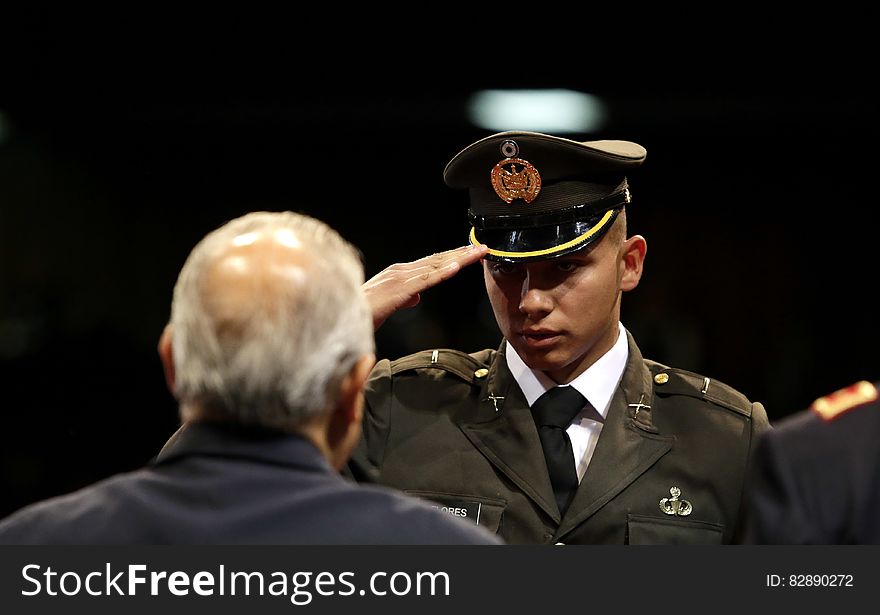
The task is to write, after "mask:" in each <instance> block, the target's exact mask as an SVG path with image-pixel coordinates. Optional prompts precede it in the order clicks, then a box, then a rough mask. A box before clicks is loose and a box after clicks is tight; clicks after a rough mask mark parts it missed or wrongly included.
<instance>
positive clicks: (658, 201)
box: [0, 16, 880, 515]
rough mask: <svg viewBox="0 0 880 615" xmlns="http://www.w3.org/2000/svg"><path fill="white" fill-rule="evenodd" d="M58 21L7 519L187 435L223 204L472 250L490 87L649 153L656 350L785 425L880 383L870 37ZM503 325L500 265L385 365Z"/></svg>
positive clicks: (639, 221)
mask: <svg viewBox="0 0 880 615" xmlns="http://www.w3.org/2000/svg"><path fill="white" fill-rule="evenodd" d="M31 17H34V16H31ZM34 23H36V25H37V26H40V27H39V28H35V29H34V30H33V31H32V32H33V33H32V34H31V35H30V36H27V37H23V40H22V41H20V42H18V44H17V47H16V55H15V56H14V61H13V62H10V63H9V64H8V65H7V66H5V67H4V69H8V70H6V71H5V72H4V75H5V80H4V81H3V85H2V86H0V118H2V125H0V387H2V401H0V403H2V407H3V411H2V416H3V428H2V429H3V431H2V448H0V485H2V488H0V515H3V514H4V513H7V512H10V511H11V510H14V509H16V508H18V507H20V506H21V505H23V504H26V503H28V502H31V501H34V500H36V499H40V498H43V497H47V496H51V495H56V494H59V493H63V492H66V491H69V490H71V489H75V488H77V487H79V486H82V485H84V484H86V483H89V482H92V481H93V480H96V479H98V478H102V477H105V476H108V475H110V474H112V473H115V472H118V471H124V470H129V469H133V468H136V467H138V466H139V465H141V464H143V463H144V462H146V461H147V460H149V459H150V457H151V456H153V455H154V454H155V453H156V452H157V451H158V449H159V448H160V447H161V446H162V444H163V443H164V441H165V439H166V438H167V437H168V436H169V435H170V434H171V432H172V431H173V430H174V429H175V427H176V425H177V416H176V406H175V403H174V401H173V399H172V398H171V396H170V394H169V393H168V391H167V390H166V389H165V385H164V380H163V377H162V372H161V367H160V364H159V360H158V357H157V354H156V343H157V341H158V338H159V334H160V333H161V330H162V328H163V326H164V324H165V322H166V319H167V317H168V310H169V303H170V298H171V290H172V287H173V284H174V281H175V278H176V275H177V273H178V271H179V268H180V266H181V265H182V263H183V261H184V259H185V258H186V256H187V254H188V252H189V250H190V249H191V248H192V247H193V245H194V244H195V243H196V242H197V241H198V240H199V239H200V238H201V237H202V236H203V235H204V234H205V233H207V232H208V231H210V230H212V229H214V228H216V227H217V226H219V225H221V224H222V223H223V222H225V221H227V220H229V219H231V218H233V217H236V216H238V215H241V214H243V213H245V212H248V211H253V210H288V209H289V210H295V211H302V212H305V213H309V214H311V215H314V216H316V217H318V218H321V219H323V220H325V221H326V222H328V223H330V224H331V225H333V226H334V227H336V228H337V229H338V230H339V231H340V232H341V233H342V234H343V235H344V236H345V237H347V238H348V239H349V240H351V241H352V242H353V243H355V244H356V245H357V246H359V247H360V248H361V249H362V251H363V253H364V256H365V264H366V268H367V275H368V276H370V275H373V274H375V273H377V272H379V271H380V270H381V269H382V268H384V267H385V266H387V265H390V264H391V263H394V262H400V261H406V260H412V259H415V258H419V257H421V256H424V255H426V254H429V253H431V252H435V251H439V250H445V249H448V248H451V247H455V246H457V245H462V244H464V243H465V242H466V236H467V232H468V226H467V221H466V216H465V211H466V207H467V204H466V200H465V196H464V195H463V194H460V193H456V192H453V191H452V190H450V189H449V188H447V187H446V186H445V185H444V184H443V180H442V170H443V167H444V166H445V164H446V162H447V161H448V160H449V159H450V158H451V157H452V156H453V155H454V154H455V153H457V152H458V151H459V150H460V149H462V148H463V147H464V146H466V145H467V144H469V143H471V142H472V141H474V140H476V139H478V138H481V137H483V136H485V135H487V134H488V131H486V130H483V129H480V128H477V127H475V126H473V125H471V124H470V123H469V121H468V119H467V115H466V111H465V103H466V101H467V100H468V98H469V96H470V95H471V94H472V93H473V92H475V91H477V90H479V89H483V88H519V87H556V88H570V89H573V90H577V91H581V92H587V93H591V94H595V95H598V96H600V97H601V98H602V99H603V100H604V101H605V102H606V104H607V105H608V108H609V109H610V112H611V115H610V117H609V121H608V123H607V124H606V125H605V127H604V128H602V129H601V131H599V132H596V133H592V134H576V135H566V136H570V137H572V138H578V139H601V138H610V139H628V140H633V141H637V142H639V143H641V144H642V145H644V146H645V147H646V148H647V150H648V157H647V160H646V162H645V164H644V165H643V167H642V168H641V169H639V170H638V171H637V172H635V173H633V174H632V175H631V176H630V185H631V188H632V192H633V196H634V202H633V204H632V205H631V206H630V208H629V222H630V230H631V232H633V233H639V234H642V235H644V236H645V237H646V238H647V240H648V256H647V261H646V269H645V274H644V277H643V279H642V282H641V284H640V285H639V287H638V288H637V289H636V290H635V291H633V292H631V293H628V294H627V295H625V296H624V314H623V322H624V324H625V325H626V326H627V327H629V328H630V330H631V331H633V333H634V334H635V335H636V338H637V340H639V343H640V346H641V349H642V352H643V354H644V355H645V356H646V357H649V358H653V359H655V360H658V361H661V362H664V363H667V364H670V365H674V366H676V367H681V368H685V369H691V370H694V371H696V372H699V373H701V374H705V375H708V376H710V377H712V378H714V379H718V380H722V381H724V382H727V383H728V384H730V385H732V386H734V387H735V388H737V389H739V390H741V391H742V392H744V393H745V394H746V395H748V396H749V397H750V398H751V399H753V400H756V401H761V402H763V403H764V404H765V405H766V407H767V411H768V413H769V415H770V417H771V420H774V421H775V420H777V419H779V418H781V417H783V416H785V415H786V414H788V413H790V412H793V411H795V410H798V409H801V408H803V407H805V406H807V405H808V404H809V403H810V402H811V401H812V400H813V399H815V398H816V397H818V396H820V395H823V394H825V393H828V392H831V391H833V390H836V389H838V388H841V387H843V386H846V385H848V384H850V383H852V382H854V381H856V380H859V379H863V378H864V379H869V380H873V379H875V378H878V375H880V365H878V361H877V360H876V359H875V358H874V351H875V348H877V346H878V344H877V342H878V337H880V334H878V330H877V327H875V323H874V319H875V313H876V307H875V305H876V304H875V301H874V300H873V295H874V291H875V289H874V287H875V279H876V271H877V268H876V265H875V256H874V255H875V236H876V225H877V222H878V220H880V214H878V212H877V207H878V206H877V202H876V197H875V196H874V185H873V179H874V177H875V168H874V167H875V163H876V155H875V148H876V139H877V123H876V117H875V113H876V105H875V100H874V98H873V95H872V93H871V90H872V89H873V88H872V86H871V85H870V84H871V82H872V81H873V77H872V73H871V69H870V68H869V67H870V64H869V62H868V61H867V57H866V55H865V54H863V53H862V50H861V49H859V48H858V47H857V45H858V44H861V43H860V41H855V42H852V41H846V42H845V43H844V44H842V45H839V46H837V47H836V48H835V50H834V52H833V53H832V52H829V51H828V50H827V49H826V48H825V47H823V46H819V47H815V46H809V43H810V40H812V39H810V40H801V41H798V42H797V44H795V45H791V44H786V43H784V42H780V44H779V45H771V46H769V47H768V49H767V50H766V51H765V52H764V53H762V54H759V55H755V56H752V57H746V56H744V55H742V54H741V53H740V50H739V49H737V50H733V52H731V53H728V52H730V51H731V50H730V49H729V48H728V47H726V46H722V47H724V48H723V53H722V52H717V53H716V52H712V51H710V48H709V47H708V46H707V45H708V44H710V43H711V42H712V36H711V33H704V34H703V38H701V39H700V40H699V41H694V40H690V41H688V44H687V45H684V46H683V47H682V48H681V51H680V52H670V51H669V50H668V49H666V48H664V50H666V51H667V52H668V53H665V54H660V53H659V51H660V47H656V48H654V47H651V46H648V45H646V46H644V47H643V48H642V49H640V50H639V53H638V54H637V55H635V56H628V57H627V58H622V57H617V56H614V59H615V62H613V63H612V62H611V61H610V60H611V56H608V57H606V56H605V55H602V54H601V53H599V51H597V49H596V48H595V47H590V46H589V45H587V44H586V43H585V42H584V41H582V40H570V39H566V40H565V41H560V40H557V39H555V38H554V37H552V36H548V37H547V39H546V41H545V42H544V46H543V53H540V52H539V51H538V46H537V45H535V44H534V43H535V41H534V40H532V39H527V38H525V39H524V38H523V36H524V35H522V34H517V35H516V36H514V37H511V36H508V35H505V34H504V31H500V32H501V33H500V34H498V35H496V36H493V37H492V38H491V39H490V40H486V39H485V38H484V39H473V38H470V37H473V36H474V35H473V33H472V32H470V31H467V30H466V29H465V30H464V31H460V32H452V31H446V32H443V33H442V34H441V33H437V32H431V33H427V32H422V31H420V30H418V29H410V30H409V31H408V32H409V34H408V35H406V34H401V33H400V32H397V33H396V38H393V39H392V38H390V37H389V35H388V34H387V33H378V34H377V33H374V32H372V31H370V32H361V35H360V36H358V37H355V38H351V37H348V36H347V35H344V34H341V33H339V32H336V33H335V35H334V36H335V37H334V38H333V40H332V42H330V40H329V39H328V38H326V37H325V36H324V34H321V33H318V34H316V36H317V38H315V37H314V36H313V37H312V38H310V39H308V40H305V39H302V37H301V36H300V37H297V36H294V35H293V34H291V35H289V36H288V37H286V38H285V37H280V38H279V37H278V36H277V35H276V36H273V35H272V34H271V33H269V34H266V35H265V37H264V36H262V34H263V33H262V32H261V31H259V30H256V29H246V31H245V30H243V31H236V30H234V29H231V30H227V31H226V36H225V37H219V36H218V37H216V38H212V39H211V40H210V42H204V41H203V40H202V39H199V38H197V37H196V36H195V33H194V32H193V31H192V30H186V31H183V32H182V34H184V35H185V36H178V37H177V38H176V39H175V40H176V42H177V44H178V46H177V47H175V51H174V52H173V53H171V52H169V50H168V48H167V38H165V37H164V35H162V36H160V35H159V34H157V35H156V36H153V35H152V34H153V33H152V31H151V30H150V29H149V28H148V27H146V26H144V25H143V24H141V25H140V26H139V27H138V28H136V32H137V33H138V35H139V36H138V37H137V39H136V40H137V41H138V43H137V44H134V45H125V44H124V43H125V42H126V41H127V40H128V36H129V34H130V33H131V30H126V29H124V28H117V29H116V30H114V32H115V36H114V37H112V40H111V42H110V43H109V44H105V45H102V46H96V49H95V50H94V51H84V50H83V47H82V45H81V44H80V43H82V41H83V40H84V38H88V37H87V36H85V35H84V36H72V35H71V33H70V32H68V31H67V30H66V29H65V28H64V27H63V23H60V22H58V21H53V22H51V23H49V21H48V20H42V19H40V18H37V19H32V20H31V22H30V25H33V24H34ZM304 29H308V28H307V26H302V25H301V26H300V29H299V30H298V33H299V34H300V35H302V33H303V31H304ZM62 33H64V34H66V36H60V34H62ZM178 34H180V33H178ZM189 35H192V39H191V40H190V38H189ZM517 37H519V38H517ZM671 38H674V37H672V36H671ZM806 39H809V37H806ZM473 40H480V41H481V42H482V43H483V45H480V48H479V49H477V48H475V46H474V45H472V44H470V43H471V42H472V41H473ZM854 40H855V39H854ZM747 41H749V36H748V33H742V38H741V39H740V40H739V44H740V45H742V44H744V43H745V42H747ZM182 43H183V44H182ZM186 43H190V44H186ZM865 44H867V43H865ZM804 45H807V46H804ZM591 54H592V55H591ZM7 57H9V56H7ZM606 60H607V61H606ZM510 128H517V127H515V126H511V127H510ZM499 339H500V338H499V336H498V333H497V331H496V329H495V326H494V320H493V317H492V314H491V310H490V309H489V307H488V304H487V302H486V300H485V299H484V293H483V290H482V280H481V276H480V272H479V270H478V269H477V268H471V269H467V270H465V271H463V272H462V273H461V274H460V275H459V276H458V277H456V278H454V279H452V280H450V281H449V282H448V283H446V284H445V285H443V286H441V287H438V288H435V289H433V290H432V291H430V292H429V293H426V294H425V295H424V297H423V302H422V304H421V305H420V306H418V307H416V308H414V309H412V310H407V311H405V312H401V313H398V314H397V315H395V316H394V317H392V319H391V320H389V321H388V322H387V323H386V325H385V326H384V327H383V328H382V329H381V330H380V331H379V332H378V334H377V341H378V347H379V354H380V356H386V357H394V356H399V355H401V354H403V353H407V352H410V351H414V350H420V349H425V348H430V347H435V346H451V347H456V348H460V349H462V350H467V351H473V350H479V349H481V348H485V347H487V346H496V345H497V344H498V342H499Z"/></svg>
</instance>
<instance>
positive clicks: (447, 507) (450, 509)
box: [433, 501, 483, 524]
mask: <svg viewBox="0 0 880 615" xmlns="http://www.w3.org/2000/svg"><path fill="white" fill-rule="evenodd" d="M433 505H434V508H436V509H438V510H440V511H441V512H445V513H446V514H448V515H452V516H453V517H461V518H462V519H467V520H468V521H473V522H474V523H476V524H479V523H480V511H481V510H482V508H483V505H482V504H481V503H480V502H462V501H457V502H453V501H449V502H443V503H442V504H441V503H437V502H435V503H434V504H433Z"/></svg>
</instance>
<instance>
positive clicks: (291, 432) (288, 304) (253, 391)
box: [0, 212, 501, 545]
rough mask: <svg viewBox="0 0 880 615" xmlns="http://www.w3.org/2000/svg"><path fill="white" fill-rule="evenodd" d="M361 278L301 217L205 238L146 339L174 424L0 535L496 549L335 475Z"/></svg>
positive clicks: (349, 422)
mask: <svg viewBox="0 0 880 615" xmlns="http://www.w3.org/2000/svg"><path fill="white" fill-rule="evenodd" d="M363 282H364V272H363V266H362V264H361V260H360V254H359V253H358V252H357V251H356V250H355V249H354V248H353V247H352V246H351V245H350V244H349V243H348V242H346V241H345V240H344V239H343V238H342V237H340V236H339V235H338V234H337V233H336V232H335V231H333V230H332V229H331V228H329V227H328V226H327V225H325V224H324V223H322V222H320V221H318V220H315V219H313V218H310V217H307V216H304V215H301V214H295V213H292V212H282V213H272V212H254V213H251V214H248V215H245V216H243V217H240V218H237V219H235V220H233V221H231V222H229V223H227V224H225V225H223V226H222V227H221V228H219V229H218V230H216V231H214V232H212V233H210V234H208V236H207V237H205V238H204V239H203V240H202V241H201V242H199V244H198V245H197V246H196V247H195V248H194V249H193V251H192V253H191V254H190V256H189V258H188V259H187V261H186V263H185V264H184V266H183V269H182V270H181V273H180V276H179V278H178V280H177V284H176V286H175V288H174V299H173V302H172V307H171V320H170V323H169V325H168V326H167V327H166V328H165V331H164V333H163V335H162V337H161V341H160V343H159V353H160V356H161V360H162V363H163V366H164V368H165V374H166V379H167V381H168V385H169V387H170V389H171V391H172V393H173V394H174V395H175V397H176V398H177V400H178V401H179V405H180V415H181V418H182V420H183V427H182V428H181V429H179V430H178V432H177V433H176V434H175V435H174V436H173V437H172V438H171V440H170V441H168V442H167V443H166V446H165V448H164V449H163V450H162V452H161V455H160V456H159V458H158V459H157V460H156V461H155V462H154V463H151V464H150V465H148V466H147V467H145V468H142V469H139V470H136V471H134V472H130V473H126V474H120V475H117V476H114V477H110V478H108V479H106V480H103V481H99V482H98V483H96V484H95V485H92V486H89V487H86V488H84V489H82V490H80V491H77V492H74V493H72V494H68V495H65V496H60V497H57V498H54V499H50V500H47V501H44V502H40V503H36V504H32V505H30V506H28V507H25V508H24V509H22V510H20V511H18V512H17V513H13V514H12V515H11V516H9V517H7V519H6V520H4V521H3V522H0V543H4V544H96V543H97V544H115V543H120V544H122V543H125V544H218V543H219V544H328V543H333V544H477V545H481V544H487V545H495V544H500V543H501V541H500V540H499V539H498V538H497V536H494V535H492V534H491V533H490V532H487V531H485V530H483V529H481V528H478V527H476V526H474V525H472V524H469V523H467V522H466V521H464V520H460V519H454V518H452V517H450V516H449V515H448V514H447V513H445V512H443V511H441V510H438V508H439V507H438V506H436V505H432V504H429V503H427V502H425V501H422V500H419V499H417V498H411V497H406V496H404V495H403V494H402V493H400V492H399V491H397V490H394V489H389V488H387V487H382V486H379V485H358V484H356V483H354V482H352V481H351V480H347V479H346V478H344V477H342V476H340V474H339V470H340V469H341V468H342V467H343V466H344V464H345V463H346V462H347V460H348V457H349V454H350V453H351V451H352V448H353V447H354V446H355V444H356V443H357V442H358V439H359V436H360V431H361V420H362V410H363V394H362V391H363V384H364V381H365V379H366V378H367V375H368V374H369V372H370V369H371V368H372V367H373V364H374V362H375V357H374V340H373V323H372V319H371V314H370V308H369V306H368V304H367V302H366V300H365V297H364V294H363V291H362V285H363ZM316 350H319V351H318V352H316Z"/></svg>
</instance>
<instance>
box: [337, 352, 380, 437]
mask: <svg viewBox="0 0 880 615" xmlns="http://www.w3.org/2000/svg"><path fill="white" fill-rule="evenodd" d="M375 364H376V356H375V355H373V354H366V355H364V356H362V357H361V358H360V359H359V360H358V362H357V363H355V365H354V367H353V368H351V371H350V372H349V373H348V376H346V377H345V379H344V380H343V381H342V386H341V387H340V391H339V400H338V402H337V406H338V410H339V411H341V412H342V413H343V414H344V415H345V416H346V418H347V420H349V421H351V422H353V423H357V424H358V425H360V422H361V418H362V417H363V397H362V395H363V392H364V385H366V383H367V378H369V377H370V372H371V371H372V369H373V366H374V365H375Z"/></svg>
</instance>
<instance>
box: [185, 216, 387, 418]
mask: <svg viewBox="0 0 880 615" xmlns="http://www.w3.org/2000/svg"><path fill="white" fill-rule="evenodd" d="M363 281H364V271H363V265H362V263H361V260H360V257H359V254H358V252H357V250H356V249H355V248H354V247H352V246H351V245H350V244H349V243H348V242H346V241H345V240H344V239H343V238H342V237H340V236H339V234H338V233H336V231H334V230H333V229H331V228H330V227H328V226H327V225H326V224H324V223H323V222H320V221H318V220H316V219H314V218H311V217H308V216H305V215H301V214H296V213H291V212H283V213H270V212H255V213H251V214H247V215H245V216H242V217H240V218H237V219H235V220H233V221H231V222H229V223H227V224H225V225H224V226H222V227H220V228H219V229H217V230H215V231H213V232H212V233H210V234H209V235H207V236H206V237H205V238H204V239H203V240H202V241H200V242H199V243H198V244H197V245H196V247H195V248H194V249H193V251H192V252H191V253H190V255H189V258H188V259H187V261H186V263H185V264H184V266H183V269H182V270H181V272H180V276H179V277H178V280H177V284H176V286H175V288H174V300H173V303H172V308H171V329H172V331H173V357H174V367H175V380H176V383H175V394H176V396H177V398H178V400H179V401H180V404H181V413H182V418H183V419H184V420H193V419H209V420H210V419H215V420H232V421H236V422H239V423H243V424H249V425H259V426H263V427H272V428H278V429H284V430H288V431H289V430H295V429H297V427H298V426H300V425H302V424H303V423H304V422H306V421H309V420H311V419H313V418H315V417H317V416H320V415H322V414H323V413H325V412H327V411H329V410H330V409H331V408H332V407H333V405H334V403H335V401H336V395H337V393H338V390H339V386H340V384H341V382H342V381H343V379H344V378H345V377H346V376H347V375H348V374H349V372H350V371H351V370H352V368H353V367H354V366H355V364H356V363H357V361H358V360H359V359H361V358H362V357H363V356H364V355H367V354H370V353H372V352H373V351H374V338H373V328H372V318H371V315H370V310H369V307H368V305H367V302H366V299H365V297H364V296H363V293H362V291H361V285H362V284H363Z"/></svg>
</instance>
